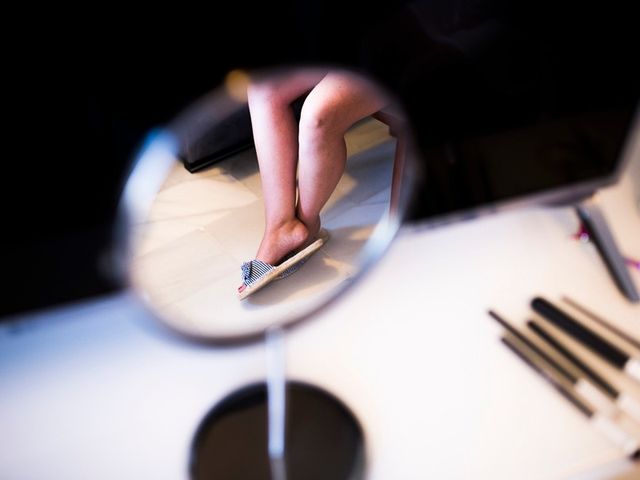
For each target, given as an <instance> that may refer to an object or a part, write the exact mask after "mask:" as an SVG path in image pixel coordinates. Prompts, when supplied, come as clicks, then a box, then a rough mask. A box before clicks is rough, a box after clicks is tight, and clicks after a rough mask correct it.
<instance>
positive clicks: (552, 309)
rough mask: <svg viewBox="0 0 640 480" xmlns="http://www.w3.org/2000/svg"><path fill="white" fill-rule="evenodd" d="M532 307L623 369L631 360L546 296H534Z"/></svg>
mask: <svg viewBox="0 0 640 480" xmlns="http://www.w3.org/2000/svg"><path fill="white" fill-rule="evenodd" d="M531 307H532V308H533V309H534V310H535V311H536V312H538V313H539V314H540V315H542V316H543V317H544V318H546V319H547V320H548V321H550V322H551V323H553V324H554V325H555V326H556V327H558V328H560V329H561V330H563V331H564V332H565V333H567V334H569V335H571V336H572V337H573V338H575V339H576V340H578V341H579V342H580V343H582V344H583V345H585V346H586V347H588V348H589V349H590V350H591V351H593V352H595V353H596V354H598V355H599V356H600V357H602V358H603V359H605V360H606V361H607V362H609V363H611V364H612V365H614V366H616V367H617V368H619V369H623V368H624V366H625V364H626V363H627V361H628V360H629V355H627V354H626V353H625V352H623V351H622V350H620V349H619V348H617V347H616V346H615V345H613V344H611V343H610V342H608V341H607V340H605V339H604V338H602V337H601V336H600V335H598V334H596V333H594V332H593V331H591V330H590V329H588V328H587V327H585V326H584V325H582V324H581V323H580V322H578V321H577V320H575V319H574V318H572V317H570V316H569V315H567V314H566V313H565V312H563V311H562V310H560V309H559V308H558V307H556V306H555V305H553V304H552V303H550V302H548V301H547V300H545V299H544V298H541V297H536V298H534V299H533V300H532V301H531Z"/></svg>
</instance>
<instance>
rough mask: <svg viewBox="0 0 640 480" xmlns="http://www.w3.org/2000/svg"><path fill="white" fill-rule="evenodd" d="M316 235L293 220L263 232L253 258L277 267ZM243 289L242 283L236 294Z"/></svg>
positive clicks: (298, 221)
mask: <svg viewBox="0 0 640 480" xmlns="http://www.w3.org/2000/svg"><path fill="white" fill-rule="evenodd" d="M318 229H319V226H318ZM316 234H317V230H316V231H315V232H314V234H313V235H310V232H309V229H308V228H307V227H306V226H305V224H304V223H302V222H301V221H300V220H298V219H297V218H296V219H293V220H291V221H289V222H287V223H285V224H283V225H279V226H278V227H276V228H272V229H270V230H269V231H267V232H265V234H264V236H263V237H262V242H260V247H259V248H258V253H257V254H256V257H255V258H256V259H258V260H262V261H263V262H266V263H269V264H271V265H278V264H280V263H282V261H284V259H285V257H287V256H288V255H290V254H292V253H296V252H298V251H300V250H302V249H303V248H305V247H306V246H307V245H309V244H310V243H311V242H312V241H313V240H315V235H316ZM244 289H245V285H244V283H243V284H242V285H240V286H239V287H238V292H242V291H243V290H244Z"/></svg>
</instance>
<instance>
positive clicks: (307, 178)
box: [130, 68, 403, 340]
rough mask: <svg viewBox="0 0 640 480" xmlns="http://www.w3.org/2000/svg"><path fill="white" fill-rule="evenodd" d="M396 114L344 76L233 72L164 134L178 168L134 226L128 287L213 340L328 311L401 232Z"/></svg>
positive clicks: (380, 94) (187, 329) (385, 98)
mask: <svg viewBox="0 0 640 480" xmlns="http://www.w3.org/2000/svg"><path fill="white" fill-rule="evenodd" d="M399 111H400V110H399V109H398V107H397V105H396V104H395V103H394V101H393V99H392V98H391V97H390V96H389V95H388V94H387V93H386V92H384V91H383V89H381V88H380V87H378V86H376V85H375V84H374V83H373V82H371V81H370V80H367V79H365V78H363V77H362V76H359V75H357V74H354V73H352V72H346V71H341V70H326V69H319V68H314V69H308V68H297V69H287V70H279V71H271V72H258V73H248V72H240V71H234V72H231V73H230V74H229V75H228V76H227V81H226V83H225V85H224V86H221V87H220V88H219V89H217V90H214V91H213V92H211V93H210V94H209V95H207V96H206V97H204V98H203V99H202V100H201V101H200V102H199V103H197V104H196V105H195V106H193V107H192V108H191V109H190V110H187V111H186V112H185V113H184V114H183V115H182V116H180V117H179V118H178V120H176V122H175V124H174V125H172V126H171V127H170V131H171V132H172V134H174V135H175V136H176V137H177V144H178V145H179V148H178V149H177V152H175V158H174V161H173V162H172V163H171V165H170V166H169V167H168V169H167V173H166V176H164V178H163V180H162V182H161V185H160V186H159V188H158V189H157V191H156V192H154V194H153V198H152V200H151V202H150V205H149V206H148V209H146V210H145V211H144V212H143V214H142V215H140V216H138V217H137V218H135V219H134V220H133V222H134V225H133V227H134V228H133V232H134V233H133V239H132V241H131V245H132V247H131V250H132V252H131V265H130V267H131V268H130V273H131V282H132V286H133V288H134V290H135V291H136V292H138V293H139V294H140V295H141V296H142V298H144V299H145V300H146V301H147V302H148V303H149V304H150V306H151V307H152V308H153V309H154V310H155V311H156V313H158V314H159V316H160V318H161V319H162V320H164V322H165V323H167V324H168V325H169V326H171V327H173V328H174V329H177V330H178V331H180V332H182V333H186V334H187V335H191V336H197V337H207V338H212V339H219V340H225V339H236V338H238V337H243V336H251V335H254V334H259V333H262V332H264V330H265V329H266V328H268V327H269V326H272V325H274V324H279V325H283V324H287V323H289V322H292V321H294V320H296V319H300V318H302V317H304V316H305V315H306V314H308V313H309V312H310V311H312V310H314V309H315V308H317V307H318V306H320V305H322V304H323V303H325V302H326V301H327V300H328V299H330V298H331V297H333V296H334V295H335V294H336V293H338V292H339V291H340V290H341V289H342V288H344V287H345V286H346V285H348V283H349V282H351V281H352V280H353V279H354V277H356V276H357V275H358V274H359V273H360V272H361V271H362V269H363V268H364V267H365V265H366V264H367V262H369V261H370V260H371V258H372V256H375V254H376V252H380V251H381V249H384V247H385V246H386V245H385V243H388V241H389V240H390V238H391V237H392V236H393V234H394V233H395V229H396V228H397V226H398V217H399V213H400V212H399V206H398V204H397V201H395V200H393V199H397V198H398V191H397V190H398V189H399V185H398V184H399V181H398V179H399V175H400V173H401V167H402V164H403V160H402V158H401V157H400V155H399V153H400V148H399V147H400V145H399V141H398V138H397V137H398V135H397V130H398V128H400V127H398V125H402V122H401V119H402V118H403V117H402V115H401V114H399V113H398V112H399ZM149 149H150V147H148V148H147V149H146V150H147V152H148V150H149ZM143 155H144V152H143ZM394 177H395V178H396V180H395V182H394V180H393V179H394Z"/></svg>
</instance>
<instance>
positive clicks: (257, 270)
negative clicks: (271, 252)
mask: <svg viewBox="0 0 640 480" xmlns="http://www.w3.org/2000/svg"><path fill="white" fill-rule="evenodd" d="M240 268H241V270H242V282H243V283H244V284H245V285H246V286H251V285H253V284H254V283H255V282H257V281H258V280H259V279H260V278H262V277H264V276H265V275H266V274H267V273H269V272H270V271H271V270H273V269H274V268H275V267H274V266H273V265H270V264H268V263H266V262H263V261H262V260H251V261H249V262H245V263H243V264H242V266H241V267H240Z"/></svg>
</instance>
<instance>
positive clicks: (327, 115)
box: [299, 103, 345, 145]
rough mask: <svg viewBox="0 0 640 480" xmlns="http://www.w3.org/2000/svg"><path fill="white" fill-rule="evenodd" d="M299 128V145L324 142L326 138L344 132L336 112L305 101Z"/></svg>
mask: <svg viewBox="0 0 640 480" xmlns="http://www.w3.org/2000/svg"><path fill="white" fill-rule="evenodd" d="M299 128H300V131H299V137H300V144H301V145H304V144H314V143H318V142H325V141H326V140H327V139H330V138H332V137H341V136H344V134H345V131H344V129H343V128H342V126H341V125H340V121H339V116H338V115H337V114H336V112H334V111H332V109H330V108H327V107H325V106H322V105H308V104H307V103H305V104H304V105H303V107H302V112H301V114H300V124H299Z"/></svg>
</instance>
